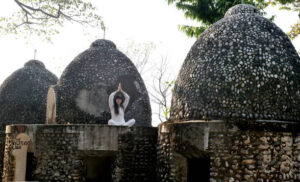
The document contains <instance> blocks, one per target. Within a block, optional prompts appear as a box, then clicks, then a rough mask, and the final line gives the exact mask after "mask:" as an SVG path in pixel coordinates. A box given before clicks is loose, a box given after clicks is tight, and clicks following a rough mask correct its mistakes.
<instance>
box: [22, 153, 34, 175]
mask: <svg viewBox="0 0 300 182" xmlns="http://www.w3.org/2000/svg"><path fill="white" fill-rule="evenodd" d="M35 168H36V160H35V157H34V154H33V152H28V153H27V158H26V176H25V180H26V181H33V180H34V179H33V178H34V177H33V171H34V170H35Z"/></svg>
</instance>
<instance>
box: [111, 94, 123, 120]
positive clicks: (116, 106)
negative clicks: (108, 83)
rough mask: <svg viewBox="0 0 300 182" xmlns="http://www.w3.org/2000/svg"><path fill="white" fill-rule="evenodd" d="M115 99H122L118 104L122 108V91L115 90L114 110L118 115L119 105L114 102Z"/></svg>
mask: <svg viewBox="0 0 300 182" xmlns="http://www.w3.org/2000/svg"><path fill="white" fill-rule="evenodd" d="M117 99H121V100H122V102H121V104H120V106H121V107H122V108H123V109H124V106H123V103H124V100H125V97H124V94H123V93H122V92H117V93H116V94H115V96H114V110H115V114H117V115H118V114H119V106H118V104H117V102H116V100H117Z"/></svg>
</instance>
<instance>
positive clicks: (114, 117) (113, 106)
mask: <svg viewBox="0 0 300 182" xmlns="http://www.w3.org/2000/svg"><path fill="white" fill-rule="evenodd" d="M129 98H130V97H129V95H128V94H127V93H126V92H124V91H123V90H122V86H121V83H119V87H118V90H116V91H114V92H113V93H111V94H110V96H109V99H108V102H109V108H110V113H111V119H110V120H109V121H108V125H119V126H129V127H130V126H133V125H134V124H135V120H134V119H130V120H129V121H127V122H125V119H124V113H125V109H126V107H127V105H128V103H129Z"/></svg>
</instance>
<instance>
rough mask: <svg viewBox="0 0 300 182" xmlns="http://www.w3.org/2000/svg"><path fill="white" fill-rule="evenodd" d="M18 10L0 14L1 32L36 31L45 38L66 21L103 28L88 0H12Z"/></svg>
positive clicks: (54, 32)
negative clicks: (5, 14)
mask: <svg viewBox="0 0 300 182" xmlns="http://www.w3.org/2000/svg"><path fill="white" fill-rule="evenodd" d="M14 1H15V3H16V5H17V6H18V7H19V10H18V11H16V12H14V13H13V14H12V15H9V16H6V17H0V33H1V34H24V35H25V36H26V35H31V34H36V35H39V36H43V37H45V38H46V39H50V37H51V36H52V35H54V34H57V33H59V31H58V26H57V25H59V26H62V25H63V24H64V23H65V22H66V21H70V22H76V23H79V24H82V25H84V26H92V27H99V28H101V29H102V30H103V29H105V26H104V23H103V21H102V17H101V16H99V15H97V14H96V13H95V11H96V8H95V7H94V6H93V4H92V3H91V2H87V1H83V0H14Z"/></svg>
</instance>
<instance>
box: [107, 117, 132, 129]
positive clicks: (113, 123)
mask: <svg viewBox="0 0 300 182" xmlns="http://www.w3.org/2000/svg"><path fill="white" fill-rule="evenodd" d="M134 124H135V119H130V120H129V121H127V122H116V121H114V120H112V119H110V120H109V121H108V125H115V126H128V127H131V126H133V125H134Z"/></svg>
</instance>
